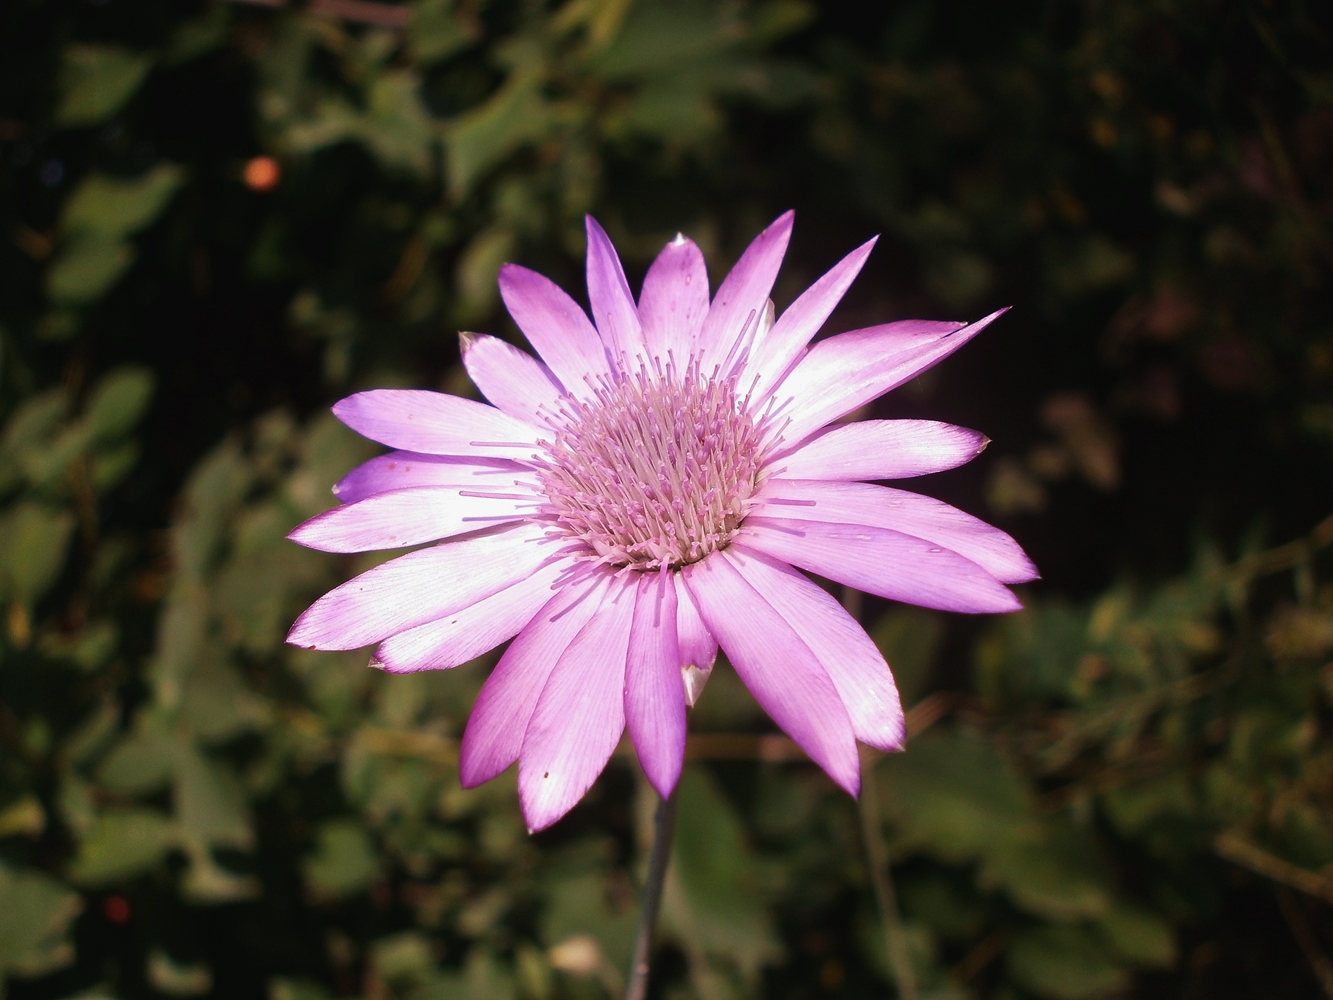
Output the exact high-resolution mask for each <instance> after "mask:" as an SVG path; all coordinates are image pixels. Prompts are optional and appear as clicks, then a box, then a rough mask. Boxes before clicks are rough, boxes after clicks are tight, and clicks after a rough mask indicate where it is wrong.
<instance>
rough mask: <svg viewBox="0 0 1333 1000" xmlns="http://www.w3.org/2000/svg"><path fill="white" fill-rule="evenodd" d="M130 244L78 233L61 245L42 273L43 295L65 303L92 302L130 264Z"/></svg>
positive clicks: (132, 256) (80, 303)
mask: <svg viewBox="0 0 1333 1000" xmlns="http://www.w3.org/2000/svg"><path fill="white" fill-rule="evenodd" d="M134 257H135V251H134V247H133V245H131V244H129V243H127V242H125V241H124V240H118V239H108V238H106V237H105V236H100V235H89V236H78V237H75V238H72V239H69V240H66V241H65V242H64V243H62V244H61V246H60V250H59V251H58V252H57V253H56V256H55V259H54V260H52V261H51V266H50V268H48V270H47V272H46V294H47V295H49V296H50V297H51V299H52V301H54V302H57V303H59V304H60V305H65V306H82V305H88V304H90V303H92V302H96V301H97V300H98V299H100V298H101V297H102V296H103V295H105V294H106V293H107V292H109V291H110V290H111V289H112V288H113V287H114V286H115V284H116V283H117V282H118V281H120V279H121V278H122V277H124V275H125V272H126V271H127V270H129V267H130V265H131V264H133V263H134Z"/></svg>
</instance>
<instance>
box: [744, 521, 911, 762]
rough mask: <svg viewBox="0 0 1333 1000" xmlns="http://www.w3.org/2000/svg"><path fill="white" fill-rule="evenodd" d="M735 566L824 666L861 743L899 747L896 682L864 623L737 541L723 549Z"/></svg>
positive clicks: (903, 733)
mask: <svg viewBox="0 0 1333 1000" xmlns="http://www.w3.org/2000/svg"><path fill="white" fill-rule="evenodd" d="M728 554H729V555H730V556H731V560H732V562H733V563H735V564H736V568H737V569H738V570H739V571H740V572H741V575H742V576H744V577H745V579H746V582H748V583H749V584H750V586H752V587H753V588H754V589H755V590H756V591H758V593H759V595H760V596H761V597H763V599H764V600H765V601H767V602H768V603H769V604H770V605H771V606H772V607H773V610H774V611H776V612H777V613H778V614H780V615H781V616H782V617H783V619H784V620H785V621H786V622H787V624H788V625H790V626H791V627H792V630H793V631H795V632H796V634H797V635H798V636H800V637H801V641H802V642H804V643H805V644H806V645H807V646H809V647H810V649H811V651H812V652H813V653H814V654H815V656H817V657H818V658H819V662H820V663H821V664H823V667H824V669H825V670H826V671H828V675H829V679H830V680H831V681H833V686H834V687H836V688H837V689H838V697H840V698H841V699H842V704H843V707H845V708H846V709H847V715H848V716H849V717H850V718H851V720H852V731H853V732H854V733H855V734H856V738H857V739H858V740H860V741H861V742H862V743H868V744H870V745H871V746H872V747H878V748H879V749H880V750H901V749H902V748H903V742H904V740H906V738H907V729H906V725H905V722H904V717H903V706H902V702H901V701H900V700H899V698H898V687H897V685H896V684H894V682H893V674H892V673H891V672H890V670H889V665H888V664H887V663H885V662H884V657H883V655H882V654H881V653H880V651H879V649H878V648H876V646H875V644H874V643H873V642H871V641H870V636H868V635H866V632H865V629H863V628H862V627H861V626H860V625H858V624H857V623H856V620H855V619H854V618H852V616H851V615H849V614H848V613H847V611H846V610H845V609H844V608H843V606H842V605H841V604H839V603H838V602H837V601H836V600H834V599H833V596H832V595H831V594H829V593H828V591H826V590H824V589H823V588H822V587H819V586H816V585H815V584H814V583H812V582H811V581H810V580H809V579H807V578H806V577H804V576H802V575H801V574H800V573H798V572H797V571H796V570H794V569H792V568H791V567H790V566H788V565H786V564H785V563H781V562H777V561H775V560H772V559H770V558H768V557H767V556H764V555H762V554H761V553H758V552H754V551H752V550H750V549H747V548H746V547H745V546H744V545H736V546H733V547H732V548H731V549H729V550H728Z"/></svg>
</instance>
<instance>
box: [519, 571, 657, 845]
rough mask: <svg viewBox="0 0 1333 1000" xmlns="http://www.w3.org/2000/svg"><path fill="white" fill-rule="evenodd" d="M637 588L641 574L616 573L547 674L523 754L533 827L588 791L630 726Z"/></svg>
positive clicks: (522, 775)
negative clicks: (628, 672) (627, 691)
mask: <svg viewBox="0 0 1333 1000" xmlns="http://www.w3.org/2000/svg"><path fill="white" fill-rule="evenodd" d="M634 591H635V581H634V579H633V577H631V576H620V577H614V578H612V580H611V582H610V584H609V587H608V592H607V594H606V596H605V598H604V599H603V600H601V601H600V602H598V605H597V608H596V610H595V611H593V614H592V617H591V618H590V619H589V620H588V623H587V624H586V625H584V626H583V628H582V629H580V630H579V634H578V635H576V636H575V637H574V641H573V642H571V643H570V644H569V647H568V648H567V649H566V650H565V651H564V653H563V654H561V656H560V660H559V662H557V663H556V665H555V669H553V670H552V671H551V674H550V676H549V677H547V678H546V686H545V687H543V688H542V693H541V697H540V698H538V699H537V708H536V710H535V711H534V712H533V713H532V719H531V720H530V721H529V722H528V731H527V734H526V735H525V736H524V737H523V750H522V752H521V754H520V756H519V762H518V797H519V802H520V803H521V804H522V806H523V816H524V818H525V819H526V820H527V821H528V829H530V830H534V831H535V830H543V829H545V828H546V827H548V826H550V825H551V824H552V823H554V822H555V821H556V820H558V819H559V818H560V817H561V816H563V815H564V814H565V813H567V812H569V810H570V809H572V808H573V807H574V803H576V802H577V801H578V800H579V799H581V798H583V795H584V793H585V792H586V791H587V790H588V789H589V788H591V787H592V783H593V782H594V781H596V780H597V776H598V775H599V774H601V773H602V769H603V768H604V767H606V762H607V761H608V760H610V759H611V754H612V752H614V750H615V749H616V744H617V743H619V742H620V734H621V733H623V732H624V731H625V697H624V686H625V657H626V652H627V649H628V646H629V636H630V628H631V626H632V624H633V621H634V603H635V602H634Z"/></svg>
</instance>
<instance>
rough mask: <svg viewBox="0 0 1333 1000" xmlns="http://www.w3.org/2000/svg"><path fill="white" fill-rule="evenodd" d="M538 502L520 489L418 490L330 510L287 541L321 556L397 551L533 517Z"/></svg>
mask: <svg viewBox="0 0 1333 1000" xmlns="http://www.w3.org/2000/svg"><path fill="white" fill-rule="evenodd" d="M540 502H541V500H540V498H539V497H537V496H536V495H534V494H533V493H532V492H531V491H529V490H519V489H518V488H517V487H513V488H511V489H510V490H509V491H508V492H506V493H502V494H495V493H487V494H485V495H480V496H479V495H475V494H474V493H472V492H470V491H468V490H456V489H452V488H449V487H444V486H415V487H411V488H408V489H404V490H392V491H390V492H388V493H377V494H375V495H374V496H372V497H367V498H366V499H365V500H361V501H358V502H357V503H352V504H344V505H343V506H341V507H334V508H333V509H332V510H326V511H325V512H324V513H323V514H316V515H315V516H314V517H312V518H311V519H310V520H308V521H306V522H305V523H304V524H301V525H299V526H298V527H296V528H295V529H293V530H292V532H291V533H290V534H289V535H288V536H287V537H288V538H290V539H291V540H292V541H294V542H297V543H298V544H301V545H304V546H307V547H308V548H312V549H319V550H320V551H322V552H370V551H373V550H374V549H397V548H403V547H405V546H408V545H420V544H421V543H423V542H432V541H435V540H436V539H438V538H448V537H450V536H451V535H461V534H464V533H465V532H469V531H477V530H479V529H481V528H489V527H493V526H494V525H497V524H501V523H504V522H506V521H517V520H520V519H522V518H524V517H527V516H529V515H531V514H534V513H535V512H536V510H537V506H538V504H539V503H540Z"/></svg>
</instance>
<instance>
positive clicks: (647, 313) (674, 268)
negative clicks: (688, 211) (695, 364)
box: [639, 233, 708, 369]
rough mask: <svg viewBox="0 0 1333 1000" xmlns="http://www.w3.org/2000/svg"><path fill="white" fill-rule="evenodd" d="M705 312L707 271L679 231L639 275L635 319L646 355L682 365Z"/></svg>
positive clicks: (697, 251) (700, 254)
mask: <svg viewBox="0 0 1333 1000" xmlns="http://www.w3.org/2000/svg"><path fill="white" fill-rule="evenodd" d="M707 315H708V270H707V268H706V267H705V265H704V255H703V251H701V250H700V249H699V248H698V246H696V245H695V243H694V241H693V240H690V239H686V238H685V237H684V236H682V235H680V234H679V233H677V234H676V238H675V239H674V240H672V241H671V242H670V243H668V244H667V245H666V246H665V247H663V248H662V252H661V253H659V254H658V255H657V259H656V260H654V261H653V263H652V266H651V267H649V268H648V273H647V274H646V275H644V278H643V291H642V292H641V293H640V294H639V320H640V322H642V324H643V339H644V343H645V345H646V347H647V350H648V354H649V356H650V357H657V358H661V359H662V363H663V365H665V364H666V361H667V358H668V357H670V358H674V364H675V366H676V367H677V368H682V369H683V368H684V367H685V365H686V363H687V362H688V360H689V356H690V351H691V350H692V346H693V344H694V342H695V341H696V340H697V339H698V337H699V333H700V331H701V330H702V329H703V322H704V317H705V316H707Z"/></svg>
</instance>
